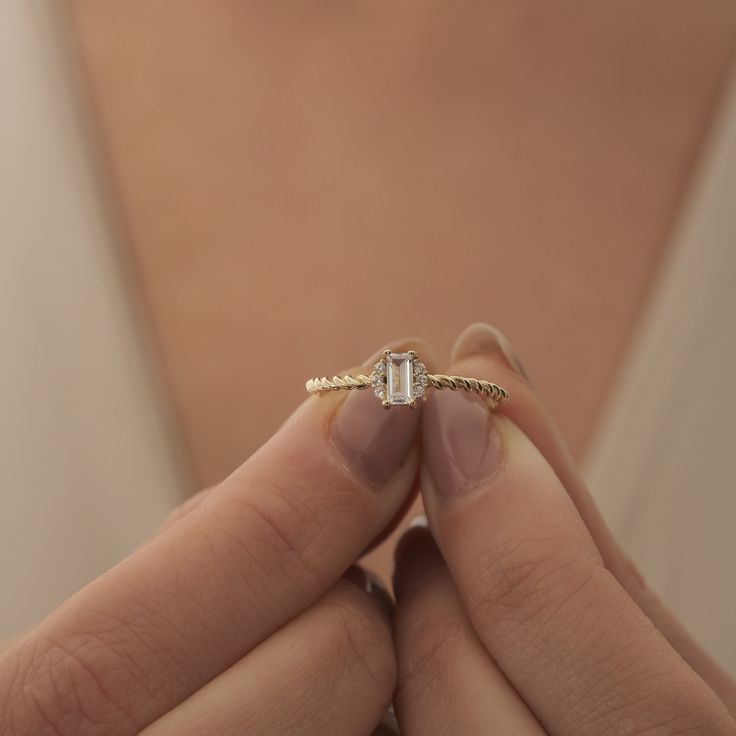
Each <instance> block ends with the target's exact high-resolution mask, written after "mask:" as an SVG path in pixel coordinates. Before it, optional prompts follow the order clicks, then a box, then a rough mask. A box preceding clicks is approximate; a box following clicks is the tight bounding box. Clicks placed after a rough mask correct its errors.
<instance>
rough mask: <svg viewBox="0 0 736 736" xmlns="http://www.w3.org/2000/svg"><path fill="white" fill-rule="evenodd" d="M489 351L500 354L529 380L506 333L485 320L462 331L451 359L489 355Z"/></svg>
mask: <svg viewBox="0 0 736 736" xmlns="http://www.w3.org/2000/svg"><path fill="white" fill-rule="evenodd" d="M488 353H496V354H498V355H500V356H501V357H502V358H503V359H504V360H505V361H506V363H507V364H508V366H509V368H511V370H513V371H515V372H516V373H518V374H519V375H520V376H521V377H522V378H524V379H525V380H527V381H528V380H529V376H528V375H527V372H526V370H525V369H524V366H523V364H522V362H521V360H520V359H519V356H518V355H517V354H516V353H515V352H514V349H513V348H512V347H511V343H510V342H509V341H508V338H507V337H506V335H504V334H503V332H501V330H499V329H498V328H497V327H493V326H492V325H489V324H486V323H485V322H476V323H475V324H474V325H470V327H468V328H467V329H465V330H464V331H463V332H462V333H461V335H460V337H458V339H457V340H456V341H455V345H454V346H453V348H452V358H451V360H452V361H453V362H455V361H459V360H463V359H464V358H470V357H472V356H474V355H487V354H488Z"/></svg>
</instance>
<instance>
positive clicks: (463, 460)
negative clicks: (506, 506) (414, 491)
mask: <svg viewBox="0 0 736 736" xmlns="http://www.w3.org/2000/svg"><path fill="white" fill-rule="evenodd" d="M422 448H423V450H422V455H423V460H422V462H423V467H422V473H423V477H424V478H427V475H428V476H429V479H428V480H430V481H431V483H430V485H431V486H432V488H433V489H434V490H435V492H436V493H437V494H438V495H440V496H442V497H445V498H455V497H458V496H460V495H462V494H463V493H465V492H466V491H468V490H470V489H472V488H474V487H475V486H477V485H478V484H479V483H482V482H483V481H484V480H487V479H489V478H490V477H492V476H493V475H494V474H495V473H496V471H497V470H498V469H499V467H500V465H501V462H502V459H503V450H502V442H501V435H500V433H499V431H498V428H497V426H496V421H495V419H494V417H493V414H492V413H491V412H490V411H489V410H488V408H487V407H486V406H485V404H483V403H482V401H480V400H479V399H478V398H476V397H474V396H472V395H469V394H466V393H462V392H459V391H458V392H451V391H434V392H432V394H431V395H430V397H429V399H428V400H427V402H426V404H425V406H424V411H423V414H422Z"/></svg>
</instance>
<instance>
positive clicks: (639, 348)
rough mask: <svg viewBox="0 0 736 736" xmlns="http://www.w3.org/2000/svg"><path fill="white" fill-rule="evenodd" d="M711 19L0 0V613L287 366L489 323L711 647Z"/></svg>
mask: <svg viewBox="0 0 736 736" xmlns="http://www.w3.org/2000/svg"><path fill="white" fill-rule="evenodd" d="M735 49H736V4H734V3H733V2H732V1H731V0H707V1H706V2H700V3H692V2H689V1H688V0H667V1H666V2H665V1H664V0H659V1H654V2H648V3H641V2H637V1H635V0H619V1H617V2H598V3H580V2H573V1H572V0H564V1H563V2H558V3H546V2H543V1H542V0H523V1H521V2H519V0H513V1H512V0H497V1H496V2H491V3H471V2H466V3H452V4H450V3H440V2H404V3H388V2H373V3H365V2H339V3H337V2H330V1H329V0H324V1H322V0H320V1H319V2H314V3H309V4H305V3H301V2H297V1H296V0H293V1H291V2H281V3H272V2H261V1H260V0H253V1H252V2H251V1H246V2H242V1H240V0H239V1H237V2H236V1H235V0H213V1H212V2H207V3H203V2H196V1H195V0H179V1H178V2H176V3H174V2H171V1H169V2H167V1H166V0H145V1H144V0H132V1H130V2H126V3H113V2H104V1H103V2H100V1H99V0H65V1H64V2H62V1H61V0H59V1H58V2H51V0H7V2H4V3H3V4H2V6H0V92H1V93H2V97H1V98H0V99H2V101H3V103H2V104H3V109H2V115H1V116H0V133H1V136H0V146H1V148H0V153H1V154H2V158H1V161H2V166H1V167H0V195H1V196H0V233H1V234H2V237H0V337H2V343H1V344H2V351H3V352H2V361H0V448H1V449H0V468H1V469H2V473H3V482H2V484H1V485H0V509H1V511H0V638H2V637H11V636H13V635H14V634H15V633H16V632H18V631H19V630H21V629H22V628H25V627H28V626H30V625H32V624H33V623H35V622H36V621H37V620H39V619H40V618H41V617H43V616H44V615H45V614H46V613H47V612H48V611H49V610H51V609H52V608H53V607H54V606H55V605H57V604H58V603H59V602H60V601H61V600H63V599H64V598H65V597H67V596H68V595H69V594H70V593H71V592H73V591H74V590H76V589H77V588H79V587H80V586H81V585H83V584H84V583H86V582H87V581H88V580H90V579H91V578H93V577H94V576H96V575H98V574H99V573H101V572H102V571H104V570H105V569H107V568H108V567H110V566H111V565H112V564H114V563H115V562H116V561H117V560H119V559H120V558H121V557H123V556H124V555H126V554H128V553H129V552H130V551H131V550H133V549H134V548H135V547H136V546H137V545H138V544H140V543H142V542H143V541H144V540H145V539H146V537H147V535H149V534H150V533H151V531H152V530H153V529H154V528H155V527H156V526H157V525H158V523H160V521H161V520H162V519H163V517H164V516H165V514H166V513H167V512H168V511H169V510H170V509H171V508H173V507H174V506H175V505H176V504H178V503H180V502H181V501H182V500H183V499H185V498H186V497H187V496H188V495H190V494H191V493H192V492H194V491H195V490H196V489H198V488H201V487H204V486H207V485H210V484H213V483H215V482H217V481H218V480H219V479H221V478H222V477H223V476H225V475H226V474H228V473H229V472H230V471H231V470H232V469H233V468H234V467H236V466H237V465H238V464H239V463H241V462H242V461H243V460H244V459H245V458H246V457H247V456H248V455H249V454H250V453H251V452H252V451H253V450H254V449H255V448H257V447H258V445H259V444H260V443H262V442H263V441H264V440H265V439H266V438H267V437H268V436H269V435H270V434H271V433H272V432H273V431H274V430H275V429H276V428H277V427H278V425H279V424H280V423H281V422H282V421H283V420H284V418H285V417H286V416H288V414H289V413H290V411H291V410H292V408H293V407H294V406H295V405H296V404H297V402H299V401H301V400H302V399H303V398H304V388H303V382H304V380H305V379H306V378H307V377H309V376H311V375H323V374H325V373H331V372H334V371H336V370H339V369H340V368H341V367H345V366H349V365H354V364H356V363H358V362H360V361H362V360H363V359H364V358H366V357H367V356H368V355H369V354H371V353H372V352H373V351H374V350H376V349H377V348H378V347H379V346H380V345H381V344H383V343H385V342H386V341H387V340H390V339H393V338H396V337H401V336H406V335H412V334H419V335H421V336H423V337H425V338H427V339H428V340H429V341H430V342H432V343H434V344H435V345H436V346H437V348H438V351H439V352H440V355H441V356H442V358H443V359H446V358H447V355H448V353H449V348H450V346H451V344H452V342H453V341H454V339H455V337H456V335H457V334H458V333H459V332H460V331H461V330H462V329H463V328H464V327H465V326H466V325H467V324H469V323H470V322H474V321H479V320H483V321H487V322H491V323H493V324H495V325H497V326H498V327H500V328H501V329H502V330H503V331H504V332H505V333H506V334H507V335H508V336H509V337H510V339H511V341H512V342H513V344H514V346H515V348H516V349H517V352H519V353H520V355H521V356H522V358H523V360H524V363H525V365H526V367H527V369H528V371H529V373H530V374H531V377H532V380H533V382H534V384H535V386H536V387H537V389H538V391H539V392H540V394H541V395H542V396H543V398H544V400H545V402H546V404H547V405H548V407H549V409H550V412H551V413H552V414H553V416H554V417H555V418H556V420H557V422H558V424H559V426H560V428H561V431H562V433H563V435H564V436H565V438H566V440H567V442H568V444H569V446H570V449H571V451H572V453H573V455H574V456H575V457H576V458H577V459H578V460H579V462H580V463H581V464H582V466H583V468H584V470H585V473H586V476H587V477H588V478H589V480H590V484H591V487H592V490H593V492H594V495H595V496H596V497H597V499H598V501H599V503H600V505H601V507H602V509H603V511H604V514H605V516H606V517H607V519H608V520H609V522H610V524H611V525H612V527H613V528H614V531H615V532H616V534H617V536H618V537H619V539H620V540H621V541H622V543H623V545H624V546H625V548H626V549H627V550H628V551H629V552H630V554H631V555H632V556H633V557H634V558H635V560H636V561H637V563H638V564H639V566H640V567H641V568H642V570H643V572H644V574H645V576H646V577H647V578H648V579H649V580H650V582H651V583H652V584H653V587H654V588H655V589H657V590H658V591H659V592H660V593H661V594H662V596H663V597H664V598H665V599H666V600H667V602H668V603H669V604H670V605H671V606H672V607H673V608H674V609H675V610H676V611H677V613H678V614H679V615H680V616H681V618H683V619H684V620H685V622H686V623H687V624H688V625H689V627H690V628H691V629H693V630H694V631H695V633H696V635H697V636H698V637H699V638H700V639H701V641H703V643H704V644H705V645H706V647H708V648H709V649H710V650H711V651H712V652H713V653H714V654H715V656H716V657H717V658H718V659H720V661H721V662H722V663H723V664H724V665H726V667H728V668H730V669H731V671H732V672H736V636H734V631H733V629H734V625H733V622H734V621H736V579H735V578H734V569H736V538H735V535H734V518H735V517H736V494H735V493H734V481H733V478H734V475H735V474H736V459H735V458H736V453H734V451H733V447H732V445H733V441H734V440H735V439H736V432H734V429H733V425H734V420H735V419H736V390H734V387H733V376H734V375H736V342H735V341H734V320H735V318H736V289H735V288H734V287H736V207H735V205H736V77H734V74H733V71H732V67H733V59H734V50H735ZM390 559H391V543H388V544H387V545H384V546H383V547H382V548H381V549H379V550H378V551H376V552H375V553H373V554H372V555H371V557H370V559H369V563H368V564H369V565H370V566H372V567H373V568H374V569H376V570H378V571H379V572H380V573H381V574H382V575H383V576H384V577H386V576H387V575H388V574H390Z"/></svg>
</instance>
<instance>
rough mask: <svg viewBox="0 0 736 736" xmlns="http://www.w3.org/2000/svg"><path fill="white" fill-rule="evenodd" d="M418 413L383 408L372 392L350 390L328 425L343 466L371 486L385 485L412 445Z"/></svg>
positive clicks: (368, 390) (409, 409)
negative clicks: (343, 463)
mask: <svg viewBox="0 0 736 736" xmlns="http://www.w3.org/2000/svg"><path fill="white" fill-rule="evenodd" d="M420 414H421V412H420V411H419V410H418V409H411V408H409V407H407V406H393V407H391V408H390V409H385V408H384V407H383V406H382V405H381V402H380V401H379V400H378V399H377V398H376V397H375V396H374V395H373V391H371V390H370V389H367V390H365V391H351V392H350V394H349V395H348V396H347V398H346V399H345V401H344V402H343V404H342V406H341V407H340V408H339V409H338V411H337V414H336V416H335V418H334V419H333V422H332V441H333V444H334V445H335V447H336V448H337V450H338V451H339V453H340V455H341V456H342V458H343V460H344V462H345V465H346V467H347V468H348V469H349V470H350V471H351V472H353V473H355V474H356V475H357V476H358V477H359V478H360V479H361V480H362V481H363V482H365V483H367V484H368V485H371V486H382V485H384V484H385V483H387V482H388V481H389V480H390V479H391V477H392V476H393V475H394V473H396V472H397V471H398V470H399V468H400V467H401V466H402V465H403V464H404V462H405V460H406V457H407V455H408V454H409V452H410V451H411V448H412V447H413V445H414V439H415V437H416V434H417V430H418V427H419V417H420Z"/></svg>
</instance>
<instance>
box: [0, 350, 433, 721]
mask: <svg viewBox="0 0 736 736" xmlns="http://www.w3.org/2000/svg"><path fill="white" fill-rule="evenodd" d="M392 347H393V349H400V350H407V349H409V348H412V349H414V350H416V351H417V353H419V355H421V356H423V357H424V358H425V360H427V359H430V358H431V357H432V351H431V349H430V348H428V346H427V345H426V344H425V343H423V342H421V341H417V340H410V341H402V342H400V343H399V344H395V345H393V346H392ZM418 419H419V412H418V411H416V410H412V409H410V408H409V407H406V406H400V407H392V408H391V409H390V410H385V409H384V408H383V407H382V406H381V403H380V401H378V400H377V399H376V398H375V397H374V396H373V394H372V391H370V390H367V391H351V392H350V393H349V394H348V395H347V397H345V395H344V392H340V391H338V392H334V393H331V394H328V395H325V396H320V397H315V398H311V399H309V400H307V401H306V402H305V403H304V404H303V405H302V406H301V407H300V408H299V409H298V410H297V411H296V412H295V413H294V415H292V417H291V418H290V419H289V420H288V421H287V422H286V423H285V424H284V426H283V427H282V428H281V429H280V430H279V431H278V432H277V434H276V435H274V436H273V437H272V438H271V439H270V440H269V441H268V442H267V443H266V444H265V445H264V446H263V447H262V448H261V449H260V450H259V451H258V452H257V453H256V454H255V455H253V456H252V457H251V458H250V459H249V460H248V461H247V462H246V463H245V464H244V465H242V466H241V467H240V468H239V469H238V470H236V471H235V472H234V473H233V474H232V475H231V476H230V477H229V478H227V479H226V480H225V481H224V482H223V483H222V484H221V485H220V486H219V487H218V488H216V489H214V490H213V491H212V492H211V493H210V494H208V496H207V499H206V500H205V501H204V502H203V503H202V504H201V505H200V506H199V507H198V508H196V509H195V510H194V511H192V512H191V513H189V514H187V515H186V516H184V517H183V518H181V519H180V520H179V521H178V522H177V523H176V524H174V525H173V526H171V527H170V528H169V529H167V530H166V531H164V532H163V533H162V534H160V535H159V536H157V537H156V538H154V539H153V540H152V541H151V542H150V543H149V544H147V545H146V546H145V547H143V548H142V549H141V550H139V551H138V552H136V553H135V554H134V555H132V556H131V557H130V558H128V559H127V560H125V561H123V562H122V563H120V564H119V565H118V566H116V567H115V568H113V570H112V571H110V572H109V573H107V574H106V575H104V576H102V577H101V578H99V579H98V580H96V581H95V582H93V583H91V584H90V585H89V586H87V587H86V588H85V589H83V590H82V591H80V592H79V593H78V594H77V595H75V596H73V597H72V598H71V599H70V600H69V601H68V602H67V603H66V604H64V605H63V606H62V607H61V608H59V609H58V610H57V611H55V612H54V613H53V614H52V615H51V616H50V617H49V618H48V619H47V620H46V621H44V622H43V623H42V624H41V625H40V626H39V627H38V629H36V630H35V631H34V632H32V633H31V634H30V635H29V636H28V637H26V638H25V639H24V640H22V641H21V642H19V643H18V644H17V645H16V646H14V647H12V648H11V649H10V650H9V651H8V652H6V653H5V655H4V656H3V658H2V660H0V692H2V693H6V694H7V697H6V698H5V699H4V702H5V703H6V704H7V705H6V706H5V707H4V708H0V731H2V732H4V730H3V728H2V726H3V725H4V724H5V723H12V724H13V725H15V730H14V731H13V732H14V733H18V734H26V733H28V734H31V733H32V734H34V736H35V735H37V734H43V733H46V732H47V731H49V732H53V733H58V731H51V730H50V725H49V724H52V725H53V726H57V725H58V724H64V723H72V722H74V724H75V725H74V733H75V735H76V736H82V735H83V734H85V735H86V734H99V733H112V732H114V733H116V734H126V733H137V732H138V731H140V730H141V729H142V728H143V727H144V726H145V725H147V724H148V723H150V722H151V721H153V720H154V719H156V718H157V717H159V716H160V715H161V714H162V713H164V712H166V711H167V710H169V709H170V708H172V707H173V706H174V705H176V704H177V703H179V702H181V701H182V700H184V699H185V698H186V697H188V696H189V695H190V694H191V693H192V692H194V691H195V690H197V689H198V688H199V687H201V686H202V685H203V684H204V683H206V682H208V681H209V680H211V679H212V678H213V677H215V676H216V675H217V674H219V673H220V672H222V671H224V670H225V669H226V668H228V667H229V666H230V665H232V664H233V663H234V662H235V661H237V660H238V659H239V658H241V657H242V656H243V655H244V654H246V653H247V652H248V651H249V650H251V649H252V648H253V647H254V646H255V645H256V644H258V643H259V642H260V641H262V640H263V639H264V638H265V637H267V636H268V635H269V634H270V633H271V632H273V631H274V630H276V629H277V628H279V627H280V626H281V625H282V624H284V623H285V622H286V621H288V620H289V619H291V618H292V617H293V616H294V615H296V614H297V613H298V612H300V611H301V610H303V609H304V608H306V607H307V606H308V605H309V604H310V603H312V602H313V601H315V600H316V599H317V598H318V597H319V596H320V595H321V594H322V593H324V592H325V591H326V590H327V589H328V588H329V587H331V585H332V584H333V583H334V582H335V581H336V580H337V579H338V578H339V576H340V575H341V574H342V573H343V572H344V571H345V570H346V569H347V567H348V566H349V565H350V564H351V563H352V562H353V561H354V560H355V559H356V558H357V557H358V556H359V554H360V553H361V551H362V550H363V549H364V548H365V547H366V546H367V545H368V544H369V543H370V542H371V540H372V539H373V538H374V537H375V536H376V535H377V534H379V533H380V532H381V531H382V529H383V528H384V527H385V526H386V525H387V524H389V523H390V521H391V520H392V518H393V517H394V516H395V514H396V513H397V511H398V510H399V509H400V508H401V506H402V504H403V503H404V502H405V500H406V498H407V496H408V495H409V493H410V492H411V490H412V488H413V486H414V480H415V475H416V471H417V464H418V450H417V447H416V443H415V435H416V430H417V426H418Z"/></svg>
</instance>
